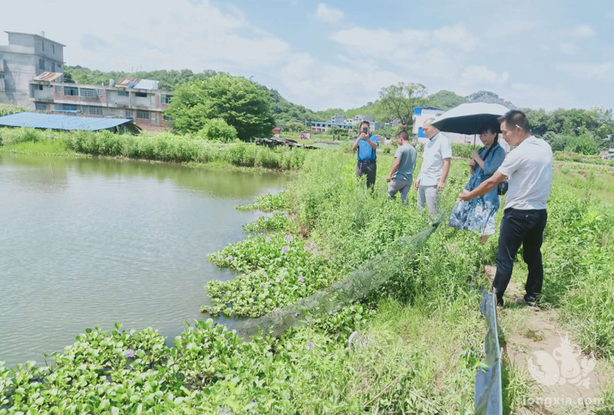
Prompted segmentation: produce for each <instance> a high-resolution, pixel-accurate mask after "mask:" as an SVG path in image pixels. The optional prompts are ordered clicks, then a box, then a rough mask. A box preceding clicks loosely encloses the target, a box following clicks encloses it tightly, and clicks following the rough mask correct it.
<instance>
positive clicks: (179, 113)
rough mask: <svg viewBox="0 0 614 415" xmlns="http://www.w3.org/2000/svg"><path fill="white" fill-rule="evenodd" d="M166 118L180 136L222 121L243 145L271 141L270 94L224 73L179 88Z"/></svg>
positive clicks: (245, 80)
mask: <svg viewBox="0 0 614 415" xmlns="http://www.w3.org/2000/svg"><path fill="white" fill-rule="evenodd" d="M165 115H168V116H169V117H171V118H172V119H173V121H172V124H173V127H174V128H175V129H176V130H178V131H181V132H196V131H199V130H200V129H202V128H203V127H204V125H205V123H206V121H207V120H209V119H212V118H221V119H223V120H224V121H226V123H227V124H228V125H231V126H233V127H234V128H235V129H236V130H237V135H238V137H239V139H241V140H243V141H248V140H251V139H252V138H254V137H269V136H270V135H271V129H272V128H273V126H274V122H273V115H272V113H271V105H270V103H269V96H268V93H267V92H266V91H265V90H263V89H262V88H261V87H260V86H259V85H257V84H255V83H254V82H251V81H249V80H247V79H245V78H240V77H233V76H230V75H228V74H223V73H220V74H217V75H215V76H213V77H210V78H208V79H206V80H203V81H193V82H189V83H186V84H183V85H180V86H179V87H178V88H177V89H176V91H175V96H174V97H173V99H172V100H171V103H170V104H169V106H168V108H167V109H166V111H165Z"/></svg>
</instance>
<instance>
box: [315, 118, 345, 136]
mask: <svg viewBox="0 0 614 415" xmlns="http://www.w3.org/2000/svg"><path fill="white" fill-rule="evenodd" d="M333 127H338V128H343V129H345V130H347V131H350V130H351V129H352V124H345V123H334V122H325V121H311V132H312V133H313V134H320V133H325V132H328V130H330V129H331V128H333Z"/></svg>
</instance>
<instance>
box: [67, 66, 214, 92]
mask: <svg viewBox="0 0 614 415" xmlns="http://www.w3.org/2000/svg"><path fill="white" fill-rule="evenodd" d="M215 74H216V72H215V71H212V70H205V71H203V72H201V73H194V72H192V71H191V70H189V69H181V70H156V71H137V72H122V71H111V72H102V71H99V70H93V69H88V68H83V67H81V66H78V65H77V66H65V67H64V78H65V80H66V82H78V83H80V84H87V85H100V84H105V85H106V84H107V83H108V82H109V79H113V80H115V81H116V82H119V81H120V80H121V79H122V78H141V79H152V80H154V81H159V82H160V84H159V87H160V89H163V90H170V91H173V90H174V89H175V88H177V86H179V85H181V84H184V83H186V82H190V81H198V80H200V81H202V80H205V79H207V78H210V77H212V76H214V75H215Z"/></svg>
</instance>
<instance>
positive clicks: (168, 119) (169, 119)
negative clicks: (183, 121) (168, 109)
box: [164, 115, 173, 121]
mask: <svg viewBox="0 0 614 415" xmlns="http://www.w3.org/2000/svg"><path fill="white" fill-rule="evenodd" d="M164 121H173V119H172V118H171V117H169V116H168V115H165V116H164Z"/></svg>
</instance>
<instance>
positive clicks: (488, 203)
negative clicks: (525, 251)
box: [449, 119, 505, 244]
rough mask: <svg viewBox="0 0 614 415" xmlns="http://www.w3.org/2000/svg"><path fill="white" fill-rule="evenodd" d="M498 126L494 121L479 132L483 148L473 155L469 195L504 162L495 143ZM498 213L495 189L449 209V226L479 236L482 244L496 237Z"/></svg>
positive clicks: (468, 184)
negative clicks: (494, 235)
mask: <svg viewBox="0 0 614 415" xmlns="http://www.w3.org/2000/svg"><path fill="white" fill-rule="evenodd" d="M498 137H499V123H498V122H497V121H496V120H494V119H493V122H492V123H489V124H487V125H485V126H484V127H483V128H482V129H481V133H480V140H482V144H484V147H482V148H481V149H480V150H479V151H475V150H474V151H473V154H472V155H471V161H470V162H469V167H470V168H471V178H470V179H469V183H467V186H466V187H465V189H467V190H468V191H471V190H473V189H475V188H476V187H478V186H479V185H480V184H481V183H482V182H483V181H484V180H486V179H488V178H489V177H490V176H492V175H493V174H494V173H495V172H496V171H497V169H498V168H499V166H501V163H503V160H504V159H505V150H504V149H503V147H501V146H500V145H499V143H498ZM497 210H499V195H498V194H497V188H494V189H493V190H491V191H490V192H489V193H487V194H485V195H484V196H480V197H476V198H475V199H472V200H470V201H469V202H463V201H457V202H456V205H454V209H452V214H451V216H450V222H449V225H450V226H453V227H455V228H458V229H467V230H470V231H479V232H480V233H481V235H482V237H481V238H480V242H481V243H483V244H485V243H486V242H487V241H488V236H489V235H492V234H493V233H495V216H496V215H497Z"/></svg>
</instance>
